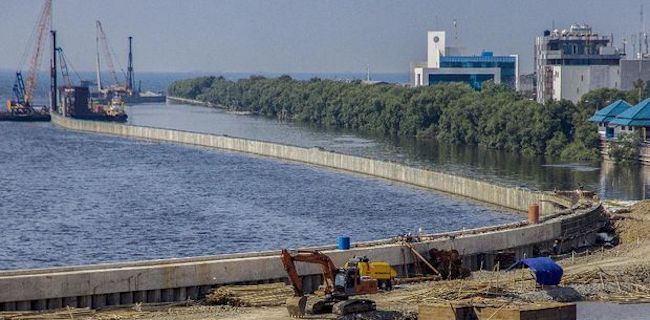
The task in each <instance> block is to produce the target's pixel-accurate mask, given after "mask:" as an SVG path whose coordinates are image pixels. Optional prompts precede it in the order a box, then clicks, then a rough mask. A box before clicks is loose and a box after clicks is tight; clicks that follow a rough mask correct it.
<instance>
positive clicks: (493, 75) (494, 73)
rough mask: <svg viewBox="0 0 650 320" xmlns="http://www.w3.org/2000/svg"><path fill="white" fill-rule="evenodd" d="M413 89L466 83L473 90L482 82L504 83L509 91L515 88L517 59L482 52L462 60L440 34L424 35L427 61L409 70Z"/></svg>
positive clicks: (456, 50)
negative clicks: (437, 84) (425, 37)
mask: <svg viewBox="0 0 650 320" xmlns="http://www.w3.org/2000/svg"><path fill="white" fill-rule="evenodd" d="M411 70H412V73H411V77H412V80H411V81H412V83H413V85H414V86H427V85H431V84H436V83H448V82H466V83H468V84H469V85H471V86H472V87H473V88H475V89H480V88H481V83H483V82H484V81H494V82H495V83H504V84H506V85H509V86H511V87H512V88H513V89H516V88H517V87H518V74H519V57H518V56H516V55H510V56H494V55H493V54H492V52H489V51H484V52H482V53H481V55H478V56H465V55H461V54H460V50H459V49H458V48H454V47H448V46H447V44H446V34H445V32H444V31H429V32H428V33H427V61H426V62H424V63H416V64H414V65H413V66H412V69H411Z"/></svg>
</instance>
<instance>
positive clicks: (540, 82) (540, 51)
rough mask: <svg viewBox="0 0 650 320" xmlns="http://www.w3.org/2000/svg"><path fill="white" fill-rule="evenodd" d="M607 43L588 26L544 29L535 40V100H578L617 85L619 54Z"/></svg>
mask: <svg viewBox="0 0 650 320" xmlns="http://www.w3.org/2000/svg"><path fill="white" fill-rule="evenodd" d="M611 42H612V37H611V36H599V35H598V34H595V33H593V32H592V30H591V27H590V26H588V25H572V26H571V27H570V28H569V30H557V29H556V30H553V31H544V35H543V36H540V37H537V38H536V41H535V73H536V77H537V79H536V80H537V81H536V83H537V88H536V95H537V101H538V102H540V103H543V102H544V101H547V100H551V99H552V100H562V99H565V100H570V101H573V102H578V100H580V97H581V96H582V95H583V94H585V93H587V92H589V91H591V90H594V89H599V88H620V87H621V69H620V64H619V63H620V60H621V56H622V54H621V53H620V52H619V50H618V49H616V48H614V47H613V46H612V45H611Z"/></svg>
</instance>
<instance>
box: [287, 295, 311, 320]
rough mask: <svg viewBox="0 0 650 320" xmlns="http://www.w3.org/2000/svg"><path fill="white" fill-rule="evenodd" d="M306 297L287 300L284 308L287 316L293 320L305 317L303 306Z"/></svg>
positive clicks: (305, 302) (305, 303)
mask: <svg viewBox="0 0 650 320" xmlns="http://www.w3.org/2000/svg"><path fill="white" fill-rule="evenodd" d="M306 305H307V297H305V296H302V297H291V298H288V299H287V302H286V306H287V311H289V316H290V317H293V318H302V317H304V316H305V306H306Z"/></svg>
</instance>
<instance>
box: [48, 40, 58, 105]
mask: <svg viewBox="0 0 650 320" xmlns="http://www.w3.org/2000/svg"><path fill="white" fill-rule="evenodd" d="M50 34H51V36H52V58H51V60H50V110H52V111H56V110H57V107H56V105H57V103H56V102H57V99H56V90H57V88H56V31H54V30H50Z"/></svg>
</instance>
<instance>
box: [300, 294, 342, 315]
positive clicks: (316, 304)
mask: <svg viewBox="0 0 650 320" xmlns="http://www.w3.org/2000/svg"><path fill="white" fill-rule="evenodd" d="M339 301H340V300H336V299H333V298H331V297H321V298H316V297H314V298H311V299H309V300H307V306H306V308H305V312H306V313H307V314H323V313H332V309H333V308H334V304H336V303H337V302H339Z"/></svg>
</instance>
